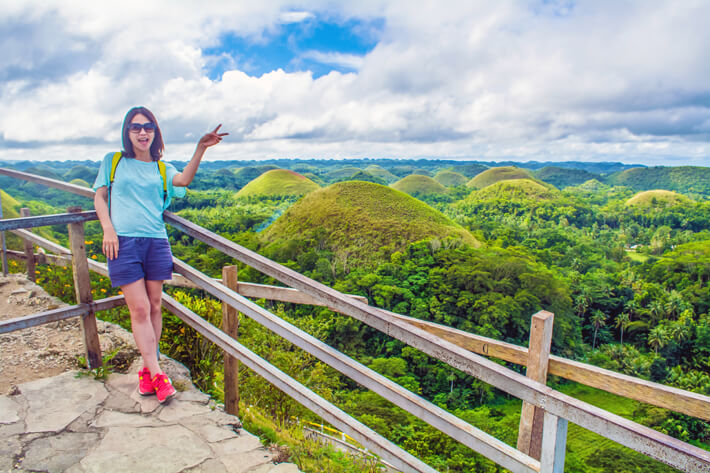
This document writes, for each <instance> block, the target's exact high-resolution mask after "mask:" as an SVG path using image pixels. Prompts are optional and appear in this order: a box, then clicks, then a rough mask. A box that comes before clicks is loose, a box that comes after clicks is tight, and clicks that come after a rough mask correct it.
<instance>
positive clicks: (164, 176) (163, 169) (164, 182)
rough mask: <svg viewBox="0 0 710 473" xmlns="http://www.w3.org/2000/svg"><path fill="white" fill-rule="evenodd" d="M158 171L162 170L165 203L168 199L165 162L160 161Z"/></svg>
mask: <svg viewBox="0 0 710 473" xmlns="http://www.w3.org/2000/svg"><path fill="white" fill-rule="evenodd" d="M158 171H160V177H162V178H163V203H165V201H166V200H168V176H167V173H166V172H165V163H164V162H162V161H158Z"/></svg>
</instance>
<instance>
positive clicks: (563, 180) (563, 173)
mask: <svg viewBox="0 0 710 473" xmlns="http://www.w3.org/2000/svg"><path fill="white" fill-rule="evenodd" d="M533 175H534V176H535V177H536V178H538V179H540V180H541V181H544V182H547V183H549V184H552V185H553V186H555V187H557V188H558V189H564V188H565V187H570V186H577V185H579V184H583V183H584V182H587V181H589V180H591V179H601V178H602V177H601V175H599V174H593V173H591V172H589V171H585V170H584V169H572V168H564V167H559V166H545V167H544V168H542V169H539V170H537V171H535V172H534V173H533Z"/></svg>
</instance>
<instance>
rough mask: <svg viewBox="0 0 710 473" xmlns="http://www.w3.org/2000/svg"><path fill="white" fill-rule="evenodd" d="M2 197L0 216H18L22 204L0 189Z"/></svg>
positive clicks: (0, 196)
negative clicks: (0, 214) (0, 213)
mask: <svg viewBox="0 0 710 473" xmlns="http://www.w3.org/2000/svg"><path fill="white" fill-rule="evenodd" d="M0 198H2V218H18V217H19V216H20V207H22V204H20V202H18V200H17V199H15V198H14V197H12V196H11V195H10V194H8V193H7V192H5V191H4V190H0Z"/></svg>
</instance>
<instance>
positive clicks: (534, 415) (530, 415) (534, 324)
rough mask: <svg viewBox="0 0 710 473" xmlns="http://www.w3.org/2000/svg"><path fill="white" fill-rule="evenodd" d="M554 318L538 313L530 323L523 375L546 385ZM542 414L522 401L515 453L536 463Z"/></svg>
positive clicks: (541, 411)
mask: <svg viewBox="0 0 710 473" xmlns="http://www.w3.org/2000/svg"><path fill="white" fill-rule="evenodd" d="M554 320H555V316H554V315H553V314H552V313H551V312H547V311H545V310H541V311H540V312H538V313H536V314H534V315H533V316H532V320H531V321H530V343H529V344H528V365H527V372H526V376H527V377H528V378H530V379H534V380H535V381H537V382H539V383H542V384H547V366H548V360H549V358H550V346H551V344H552V327H553V324H554ZM544 418H545V411H544V409H542V408H540V407H536V406H533V405H532V404H529V403H527V402H523V407H522V412H521V414H520V428H519V430H518V450H520V451H521V452H523V453H527V454H528V455H530V456H531V457H533V458H535V459H537V460H539V459H540V452H541V449H542V427H543V421H544Z"/></svg>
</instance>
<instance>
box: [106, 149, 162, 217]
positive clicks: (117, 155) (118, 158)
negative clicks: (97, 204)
mask: <svg viewBox="0 0 710 473" xmlns="http://www.w3.org/2000/svg"><path fill="white" fill-rule="evenodd" d="M122 157H123V153H122V152H121V151H116V152H115V153H114V154H113V158H112V159H111V174H110V177H109V183H108V208H109V213H111V186H112V185H113V179H114V176H115V175H116V168H117V167H118V163H119V162H120V161H121V158H122ZM157 163H158V171H159V172H160V177H161V178H163V204H165V201H166V200H167V199H168V176H167V174H166V173H165V163H164V162H162V161H157Z"/></svg>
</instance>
